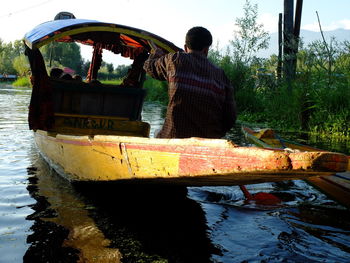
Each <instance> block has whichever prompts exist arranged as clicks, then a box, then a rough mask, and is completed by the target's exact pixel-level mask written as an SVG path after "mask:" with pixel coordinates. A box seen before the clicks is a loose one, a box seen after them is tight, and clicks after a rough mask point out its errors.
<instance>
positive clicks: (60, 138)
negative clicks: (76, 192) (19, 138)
mask: <svg viewBox="0 0 350 263" xmlns="http://www.w3.org/2000/svg"><path fill="white" fill-rule="evenodd" d="M35 141H36V144H37V146H38V148H39V149H40V151H41V153H42V154H43V156H44V157H45V158H46V159H47V160H48V161H49V163H50V164H51V165H52V166H53V167H54V168H55V170H56V171H57V172H59V173H60V174H61V175H63V176H65V177H66V178H67V179H69V180H70V181H120V182H140V181H143V182H152V183H172V184H182V185H240V184H251V183H259V182H268V181H269V182H271V181H280V180H289V179H303V178H307V177H309V176H313V175H316V174H323V175H329V174H332V173H334V171H339V170H344V169H345V161H344V160H343V163H344V164H343V165H342V159H344V158H345V159H346V157H345V156H343V155H340V154H332V153H323V154H321V155H320V156H311V158H310V156H306V155H302V156H295V154H294V155H293V154H290V153H287V152H285V151H275V150H268V149H261V148H257V147H239V146H237V145H234V144H233V143H231V142H229V141H226V140H221V139H202V138H189V139H154V138H144V137H132V136H111V135H95V136H88V135H85V136H84V135H82V136H74V135H62V134H56V133H50V132H46V131H40V130H38V131H36V132H35ZM334 158H335V159H334ZM333 159H334V160H333ZM325 161H326V163H328V164H329V163H331V166H329V165H327V167H325V166H322V164H323V163H325ZM315 164H317V165H316V166H315ZM343 166H344V167H343Z"/></svg>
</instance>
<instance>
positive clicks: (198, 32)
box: [185, 26, 213, 51]
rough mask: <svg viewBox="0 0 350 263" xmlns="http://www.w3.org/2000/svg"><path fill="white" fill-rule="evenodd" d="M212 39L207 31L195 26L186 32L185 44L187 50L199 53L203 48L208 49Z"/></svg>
mask: <svg viewBox="0 0 350 263" xmlns="http://www.w3.org/2000/svg"><path fill="white" fill-rule="evenodd" d="M212 42H213V38H212V36H211V34H210V32H209V31H208V29H206V28H204V27H201V26H196V27H192V28H191V29H190V30H188V32H187V34H186V41H185V44H186V46H187V47H188V48H189V49H192V50H197V51H201V50H203V48H206V47H210V45H211V44H212Z"/></svg>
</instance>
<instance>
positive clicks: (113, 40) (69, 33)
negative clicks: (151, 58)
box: [24, 19, 180, 58]
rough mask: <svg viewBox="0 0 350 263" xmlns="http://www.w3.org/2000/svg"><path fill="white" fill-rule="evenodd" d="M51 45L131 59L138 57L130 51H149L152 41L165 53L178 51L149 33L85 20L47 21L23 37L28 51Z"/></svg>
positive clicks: (171, 44) (164, 40)
mask: <svg viewBox="0 0 350 263" xmlns="http://www.w3.org/2000/svg"><path fill="white" fill-rule="evenodd" d="M52 41H57V42H78V43H81V44H85V45H91V46H96V45H99V46H100V47H102V48H103V49H107V50H110V51H112V52H114V53H116V54H119V53H121V55H122V56H125V57H131V58H133V57H134V55H137V54H134V52H133V51H136V50H139V49H142V50H145V49H146V50H148V51H149V50H150V49H151V47H150V44H149V42H148V41H152V42H153V43H154V44H155V45H157V46H158V47H160V48H162V49H164V50H165V51H167V52H174V51H178V50H180V49H179V48H178V47H177V46H175V45H174V44H173V43H171V42H169V41H167V40H166V39H163V38H161V37H159V36H157V35H155V34H152V33H150V32H147V31H144V30H141V29H138V28H133V27H129V26H124V25H119V24H113V23H104V22H99V21H96V20H87V19H60V20H53V21H49V22H46V23H42V24H40V25H38V26H36V27H35V28H34V29H32V30H31V31H30V32H28V33H27V34H26V35H25V37H24V42H25V44H26V45H27V46H28V47H29V48H30V49H37V48H39V47H41V46H44V45H46V44H48V43H50V42H52ZM136 53H139V52H137V51H136Z"/></svg>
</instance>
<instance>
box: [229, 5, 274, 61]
mask: <svg viewBox="0 0 350 263" xmlns="http://www.w3.org/2000/svg"><path fill="white" fill-rule="evenodd" d="M243 11H244V15H243V17H240V18H237V19H236V23H235V25H236V26H237V27H238V30H237V31H236V32H235V35H234V39H233V40H231V41H230V43H231V46H232V48H233V50H232V51H233V57H234V58H235V60H238V61H241V62H243V63H245V64H249V63H250V62H251V61H252V59H253V57H254V56H255V55H256V53H257V52H258V51H259V50H261V49H266V48H268V44H269V39H270V36H269V33H268V32H266V31H265V30H264V26H263V24H259V23H258V21H257V18H258V5H257V4H254V5H252V4H251V3H250V1H249V0H246V2H245V4H244V7H243Z"/></svg>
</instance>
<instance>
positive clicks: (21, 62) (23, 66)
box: [13, 54, 30, 77]
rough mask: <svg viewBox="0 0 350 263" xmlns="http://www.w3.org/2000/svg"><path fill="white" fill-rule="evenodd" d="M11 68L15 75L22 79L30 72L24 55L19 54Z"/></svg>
mask: <svg viewBox="0 0 350 263" xmlns="http://www.w3.org/2000/svg"><path fill="white" fill-rule="evenodd" d="M13 68H14V69H15V70H16V71H17V74H18V75H19V76H21V77H24V76H26V75H27V74H28V72H29V71H30V66H29V62H28V59H27V57H26V56H25V55H24V54H21V55H19V56H17V57H15V58H14V60H13Z"/></svg>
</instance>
